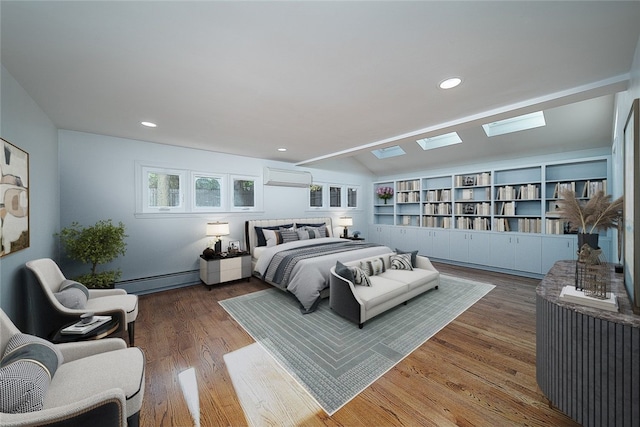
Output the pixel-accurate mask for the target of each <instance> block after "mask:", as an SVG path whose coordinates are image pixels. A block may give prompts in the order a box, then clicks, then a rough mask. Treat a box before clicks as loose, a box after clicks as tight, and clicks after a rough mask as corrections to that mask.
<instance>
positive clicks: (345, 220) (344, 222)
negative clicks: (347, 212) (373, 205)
mask: <svg viewBox="0 0 640 427" xmlns="http://www.w3.org/2000/svg"><path fill="white" fill-rule="evenodd" d="M338 225H339V226H340V227H351V226H352V225H353V218H351V217H350V216H341V217H340V218H338Z"/></svg>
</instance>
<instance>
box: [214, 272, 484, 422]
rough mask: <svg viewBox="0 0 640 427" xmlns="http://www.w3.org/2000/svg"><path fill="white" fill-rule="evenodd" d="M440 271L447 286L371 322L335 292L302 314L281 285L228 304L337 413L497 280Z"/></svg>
mask: <svg viewBox="0 0 640 427" xmlns="http://www.w3.org/2000/svg"><path fill="white" fill-rule="evenodd" d="M440 278H441V279H440V281H441V283H440V288H439V289H434V290H431V291H428V292H426V293H424V294H422V295H420V296H418V297H416V298H414V299H412V300H411V301H409V303H408V304H407V305H406V306H405V305H399V306H397V307H396V308H394V309H391V310H389V311H387V312H386V313H383V314H381V315H379V316H377V317H374V318H373V319H371V320H369V321H368V322H366V323H365V325H364V328H363V329H358V325H356V324H355V323H352V322H349V321H347V320H345V319H343V318H342V317H340V316H338V315H337V314H335V313H334V312H333V311H331V309H330V308H329V300H328V299H324V300H322V302H321V303H320V306H319V307H318V310H317V311H315V312H313V313H310V314H306V315H302V314H300V309H299V305H298V302H297V301H296V300H295V298H294V297H293V296H292V295H290V294H287V293H285V292H282V291H280V290H278V289H275V288H274V289H266V290H263V291H259V292H254V293H251V294H248V295H242V296H239V297H235V298H230V299H227V300H224V301H220V305H222V307H224V309H225V310H227V312H229V314H230V315H231V316H232V317H233V318H234V319H235V320H236V321H237V322H238V323H239V324H240V325H241V326H242V327H243V328H244V329H245V330H246V331H247V332H248V333H249V335H251V336H252V337H253V339H255V340H256V341H257V342H258V343H260V344H261V345H262V346H263V347H264V348H265V349H266V350H267V351H268V352H269V353H270V354H271V355H272V356H273V357H274V358H275V359H276V361H277V362H278V363H279V364H280V365H281V366H282V367H283V368H284V369H286V370H287V371H288V372H289V373H290V374H291V375H292V376H293V377H294V378H295V379H296V380H297V381H298V382H299V383H300V384H301V385H302V386H303V387H304V388H305V389H306V390H307V391H308V392H309V393H310V394H311V396H313V397H314V398H315V399H316V400H317V402H318V403H319V404H320V406H321V407H322V408H323V409H324V410H325V411H326V412H327V413H328V414H329V415H332V414H333V413H334V412H336V411H337V410H338V409H340V408H341V407H342V406H343V405H344V404H346V403H347V402H348V401H349V400H351V399H352V398H354V397H355V396H357V395H358V393H360V392H361V391H362V390H364V389H365V388H367V387H368V386H369V385H370V384H371V383H373V382H374V381H375V380H376V379H378V378H379V377H380V376H382V375H383V374H384V373H385V372H387V371H388V370H389V369H391V368H392V367H393V366H395V365H396V364H397V363H398V362H400V361H401V360H402V359H404V358H405V357H406V356H407V355H409V354H410V353H411V352H412V351H413V350H415V349H416V348H418V347H419V346H420V345H422V344H423V343H424V342H425V341H427V340H428V339H429V338H431V337H432V336H433V335H435V334H436V333H437V332H438V331H439V330H440V329H442V328H444V327H445V326H446V325H447V324H448V323H449V322H451V321H452V320H454V319H455V318H456V317H458V316H459V315H460V314H461V313H463V312H464V311H465V310H466V309H468V308H469V307H471V306H472V305H473V304H474V303H476V302H477V301H478V300H479V299H480V298H482V297H483V296H484V295H486V294H487V293H488V292H489V291H491V289H493V288H494V286H493V285H490V284H487V283H480V282H474V281H472V280H466V279H458V278H455V277H452V276H447V275H441V276H440Z"/></svg>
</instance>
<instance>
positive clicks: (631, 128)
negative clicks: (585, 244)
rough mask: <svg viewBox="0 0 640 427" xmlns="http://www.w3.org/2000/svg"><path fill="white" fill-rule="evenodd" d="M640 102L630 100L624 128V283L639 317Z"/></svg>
mask: <svg viewBox="0 0 640 427" xmlns="http://www.w3.org/2000/svg"><path fill="white" fill-rule="evenodd" d="M639 140H640V100H639V99H636V100H634V101H633V103H632V106H631V111H630V112H629V117H628V118H627V122H626V124H625V127H624V156H623V157H624V231H623V238H624V252H623V253H624V260H623V265H624V284H625V287H626V288H627V292H628V293H629V296H630V297H631V299H632V300H633V301H632V303H633V311H634V312H635V313H637V314H640V277H639V276H640V271H638V264H637V263H636V262H635V261H636V260H637V259H638V255H640V254H637V253H635V247H636V246H637V245H638V244H639V243H640V229H639V228H638V227H636V224H639V225H640V209H638V206H640V204H639V203H640V171H639V170H638V169H639V167H640V152H639V151H640V150H639V149H638V146H639Z"/></svg>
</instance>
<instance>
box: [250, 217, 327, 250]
mask: <svg viewBox="0 0 640 427" xmlns="http://www.w3.org/2000/svg"><path fill="white" fill-rule="evenodd" d="M298 222H301V223H307V224H319V223H321V222H324V223H325V224H326V226H327V234H328V236H330V237H333V225H332V220H331V217H321V218H287V219H252V220H249V221H245V223H244V238H245V244H246V245H247V251H249V252H250V253H252V250H253V248H255V247H256V246H257V245H258V235H257V234H256V229H255V228H254V227H272V226H274V225H284V224H291V223H293V224H295V223H298Z"/></svg>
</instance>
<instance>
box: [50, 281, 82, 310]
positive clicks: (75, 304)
mask: <svg viewBox="0 0 640 427" xmlns="http://www.w3.org/2000/svg"><path fill="white" fill-rule="evenodd" d="M53 296H54V297H56V299H57V300H58V301H59V302H60V304H62V305H64V306H65V307H67V308H75V309H83V308H84V306H85V305H86V304H87V300H88V299H89V290H88V289H87V287H86V286H85V285H83V284H82V283H79V282H76V281H75V280H69V279H65V280H63V281H62V284H60V289H59V290H58V292H56V293H54V294H53Z"/></svg>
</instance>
